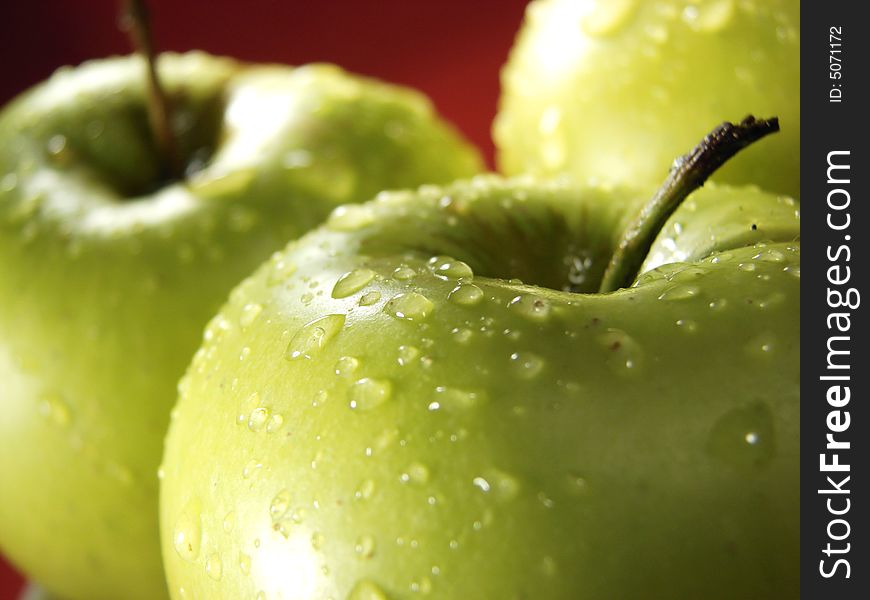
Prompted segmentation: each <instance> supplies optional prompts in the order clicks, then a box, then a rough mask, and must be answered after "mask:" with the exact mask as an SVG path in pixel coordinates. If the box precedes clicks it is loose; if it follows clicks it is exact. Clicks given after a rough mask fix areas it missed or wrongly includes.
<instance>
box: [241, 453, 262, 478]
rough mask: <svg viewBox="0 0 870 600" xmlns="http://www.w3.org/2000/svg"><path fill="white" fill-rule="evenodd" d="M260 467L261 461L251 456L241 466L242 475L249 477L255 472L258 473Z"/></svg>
mask: <svg viewBox="0 0 870 600" xmlns="http://www.w3.org/2000/svg"><path fill="white" fill-rule="evenodd" d="M262 468H263V463H261V462H260V461H258V460H257V459H256V458H252V459H251V460H249V461H248V462H247V463H245V466H244V467H243V468H242V477H243V478H244V479H250V478H251V477H253V476H254V475H256V474H257V473H259V471H260V469H262Z"/></svg>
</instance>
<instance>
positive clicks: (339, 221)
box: [326, 204, 375, 231]
mask: <svg viewBox="0 0 870 600" xmlns="http://www.w3.org/2000/svg"><path fill="white" fill-rule="evenodd" d="M374 220H375V215H374V213H373V212H372V209H371V208H370V207H368V206H364V205H359V204H346V205H343V206H339V207H338V208H336V209H335V210H334V211H332V214H331V215H330V216H329V220H328V221H327V222H326V226H327V227H328V228H329V229H332V230H333V231H356V230H358V229H362V228H363V227H365V226H366V225H370V224H371V223H373V222H374Z"/></svg>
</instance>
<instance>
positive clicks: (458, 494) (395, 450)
mask: <svg viewBox="0 0 870 600" xmlns="http://www.w3.org/2000/svg"><path fill="white" fill-rule="evenodd" d="M646 197H647V196H646V195H645V194H644V195H638V194H634V193H630V192H627V191H624V190H623V191H620V190H609V189H603V188H585V189H574V188H572V187H570V186H569V185H567V184H564V183H561V184H560V183H551V184H546V185H544V184H535V183H530V182H528V181H523V180H516V181H507V182H505V181H502V180H499V179H497V178H494V177H491V176H481V177H479V178H476V179H474V180H472V181H471V182H467V183H461V184H456V185H453V186H450V187H446V188H439V187H424V188H421V189H420V190H419V191H418V192H416V193H414V192H402V193H385V194H383V195H381V196H380V197H379V199H377V200H376V201H374V202H370V203H367V204H364V205H358V206H352V207H348V208H346V209H339V210H337V211H336V212H335V213H333V215H332V216H331V218H330V219H329V220H328V221H327V223H326V225H325V226H323V227H321V228H319V229H317V230H316V231H314V232H312V233H309V234H308V235H306V236H305V237H303V238H302V239H301V240H300V241H299V242H297V243H294V244H292V245H290V246H289V247H288V248H287V249H286V250H285V251H284V252H282V253H280V254H278V255H276V256H275V257H274V258H273V259H272V260H271V261H270V262H268V263H267V264H265V265H264V266H263V267H261V268H260V269H259V270H258V271H257V272H256V273H255V274H254V275H253V276H252V277H251V278H249V279H248V280H246V281H245V282H244V283H242V284H241V285H240V287H238V288H237V289H236V290H235V291H234V292H233V294H232V295H231V297H230V301H229V303H228V304H227V305H226V306H225V307H224V308H223V309H222V311H221V312H220V313H219V314H218V316H217V317H215V318H214V319H213V320H212V321H211V323H210V325H209V327H208V328H207V330H206V335H205V342H204V344H203V346H202V347H201V349H200V350H199V351H198V352H197V354H196V356H195V358H194V361H193V363H192V365H191V367H190V368H189V370H188V373H187V375H186V376H185V378H184V379H183V380H182V382H181V384H180V386H179V390H180V400H179V404H178V405H177V407H176V409H175V410H174V411H173V420H172V423H171V424H170V430H169V431H170V432H169V436H168V438H167V444H166V451H165V454H164V466H163V468H164V472H165V477H164V479H163V483H162V486H161V536H162V544H163V553H164V559H165V562H166V569H167V578H168V581H169V584H170V592H171V593H172V595H173V597H174V598H177V599H181V598H254V597H258V598H283V599H284V600H292V599H307V598H351V599H354V600H360V599H363V598H365V599H380V600H383V599H386V598H390V599H393V600H396V599H400V598H412V597H416V596H417V595H421V594H422V595H425V594H431V596H433V597H438V598H547V599H553V600H555V599H562V598H564V599H571V600H580V599H586V598H675V599H684V598H685V599H688V598H707V599H712V598H723V599H724V598H728V599H733V598H769V599H772V598H794V597H795V596H796V595H797V593H798V585H799V576H798V552H799V536H798V519H799V502H798V484H799V470H798V467H799V455H798V446H799V444H798V442H799V440H798V430H799V350H800V348H799V325H798V323H799V321H798V319H799V306H800V297H799V286H800V279H799V276H800V258H799V248H800V243H799V242H798V241H797V239H798V236H799V224H800V222H799V216H798V213H797V211H796V208H795V202H794V200H792V199H791V198H786V197H778V196H775V195H770V194H766V193H762V192H760V191H758V190H757V189H756V188H751V187H749V188H728V187H717V186H715V185H710V186H708V187H707V188H705V189H703V190H701V191H699V192H697V193H695V194H694V195H692V196H691V197H690V198H689V199H688V200H687V201H686V202H685V203H684V204H683V205H682V206H680V207H679V208H678V210H677V211H676V212H675V213H674V214H673V215H672V217H671V218H670V219H669V220H668V221H667V223H666V224H665V226H664V228H663V229H662V230H661V232H660V233H659V235H658V237H657V239H656V241H655V243H654V245H653V247H652V249H651V250H650V252H649V253H648V258H647V262H646V264H645V265H644V267H643V270H644V271H645V272H644V274H643V275H641V276H640V277H639V279H638V280H637V282H636V285H634V286H633V287H630V288H627V289H622V290H619V291H617V292H614V293H608V294H599V293H596V290H597V289H598V285H599V281H600V279H601V277H602V273H603V271H604V268H605V267H606V265H607V264H608V261H609V259H610V256H611V254H612V253H613V251H614V247H615V245H616V243H617V241H618V240H619V238H620V236H621V233H622V231H623V229H624V228H625V226H626V224H627V223H628V222H629V219H630V218H631V217H633V216H634V213H635V212H636V210H637V208H638V206H639V200H642V199H644V198H646ZM287 264H294V265H297V266H298V269H297V270H296V271H295V272H294V273H293V274H291V275H287V274H286V269H285V265H287ZM515 278H519V279H521V280H523V281H525V282H526V284H523V283H522V282H520V281H519V280H518V279H515Z"/></svg>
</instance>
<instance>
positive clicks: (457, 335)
mask: <svg viewBox="0 0 870 600" xmlns="http://www.w3.org/2000/svg"><path fill="white" fill-rule="evenodd" d="M450 333H452V334H453V339H455V340H456V341H457V342H459V343H460V344H467V343H468V342H469V341H471V337H472V336H473V335H474V334H473V332H472V331H471V330H470V329H465V328H464V327H463V328H461V329H460V328H455V329H453V330H452V331H451V332H450Z"/></svg>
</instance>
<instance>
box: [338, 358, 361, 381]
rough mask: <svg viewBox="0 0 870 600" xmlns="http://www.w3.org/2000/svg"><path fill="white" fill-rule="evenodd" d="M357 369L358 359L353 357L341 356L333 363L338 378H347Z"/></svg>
mask: <svg viewBox="0 0 870 600" xmlns="http://www.w3.org/2000/svg"><path fill="white" fill-rule="evenodd" d="M358 368H359V359H358V358H356V357H353V356H342V357H341V358H339V359H338V360H337V361H336V363H335V374H336V375H338V376H339V377H349V376H350V375H352V374H353V373H355V372H356V370H357V369H358Z"/></svg>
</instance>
